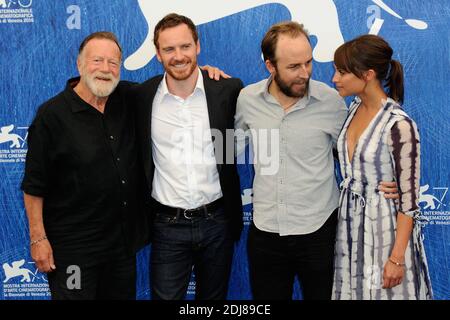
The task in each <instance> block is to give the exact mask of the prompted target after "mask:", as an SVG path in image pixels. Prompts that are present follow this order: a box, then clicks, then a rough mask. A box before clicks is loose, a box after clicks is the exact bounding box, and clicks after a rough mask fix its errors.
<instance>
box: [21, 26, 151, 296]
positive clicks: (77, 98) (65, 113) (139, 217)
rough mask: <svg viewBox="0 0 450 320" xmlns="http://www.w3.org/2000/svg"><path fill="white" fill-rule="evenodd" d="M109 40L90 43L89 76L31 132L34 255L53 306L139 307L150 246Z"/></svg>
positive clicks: (28, 185)
mask: <svg viewBox="0 0 450 320" xmlns="http://www.w3.org/2000/svg"><path fill="white" fill-rule="evenodd" d="M121 58H122V52H121V48H120V45H119V43H118V41H117V39H116V37H115V36H114V34H112V33H109V32H97V33H93V34H91V35H90V36H88V37H87V38H86V39H85V40H84V41H83V42H82V44H81V46H80V50H79V55H78V60H77V66H78V70H79V73H80V77H79V78H75V79H70V80H69V81H68V83H67V86H66V88H65V90H64V91H63V92H61V93H59V94H58V95H57V96H55V97H54V98H52V99H50V100H49V101H47V102H45V103H44V104H43V105H42V106H41V107H40V108H39V110H38V112H37V115H36V117H35V119H34V121H33V123H32V124H31V126H30V128H29V136H28V154H27V160H26V166H25V176H24V179H23V182H22V190H23V191H24V201H25V207H26V211H27V216H28V220H29V227H30V240H31V256H32V258H33V260H34V261H35V262H36V266H37V267H38V269H39V270H40V271H41V272H47V275H48V281H49V286H50V291H51V294H52V298H53V299H71V300H72V299H83V300H87V299H135V296H136V289H135V287H136V263H135V254H136V252H137V250H139V249H140V248H141V247H143V245H145V244H146V243H147V238H148V234H147V222H146V216H145V212H146V211H145V210H144V209H143V202H141V201H140V199H141V197H140V194H142V193H141V192H142V191H143V190H144V189H143V188H141V187H140V183H139V179H141V178H144V174H143V173H141V172H139V168H140V166H139V165H138V159H137V154H138V150H137V148H136V143H135V141H136V139H135V130H134V127H135V126H134V116H133V114H132V112H133V108H132V106H131V105H127V101H129V99H128V98H127V92H128V91H129V87H130V86H131V84H130V83H127V82H123V81H121V82H119V79H120V65H121Z"/></svg>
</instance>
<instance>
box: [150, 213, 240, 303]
mask: <svg viewBox="0 0 450 320" xmlns="http://www.w3.org/2000/svg"><path fill="white" fill-rule="evenodd" d="M233 249H234V243H233V239H232V237H231V232H230V223H229V221H228V219H227V218H226V215H225V212H224V209H223V208H219V209H217V210H216V211H214V212H208V213H205V214H204V216H201V217H193V218H191V219H187V218H185V217H184V215H183V213H181V214H178V215H177V216H175V217H174V216H173V215H169V214H167V213H164V212H157V213H156V216H155V220H154V222H153V241H152V250H151V258H150V264H151V288H152V299H154V300H182V299H184V298H185V295H186V290H187V288H188V285H189V280H190V277H191V271H192V270H193V269H194V271H195V277H196V299H198V300H223V299H225V298H226V296H227V291H228V280H229V277H230V270H231V262H232V258H233Z"/></svg>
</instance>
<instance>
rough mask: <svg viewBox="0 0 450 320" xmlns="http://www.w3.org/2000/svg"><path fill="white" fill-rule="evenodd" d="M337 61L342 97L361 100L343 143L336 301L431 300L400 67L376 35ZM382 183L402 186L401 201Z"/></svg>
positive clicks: (416, 164)
mask: <svg viewBox="0 0 450 320" xmlns="http://www.w3.org/2000/svg"><path fill="white" fill-rule="evenodd" d="M334 60H335V61H334V63H335V68H336V73H335V75H334V77H333V82H334V83H335V85H336V88H337V90H338V91H339V94H340V95H341V96H352V95H355V96H357V97H356V98H355V100H354V102H353V103H352V105H351V106H350V110H349V115H348V118H347V120H346V122H345V124H344V126H343V129H342V132H341V134H340V137H339V140H338V151H339V159H340V163H341V173H342V176H343V178H344V180H343V182H342V185H341V197H340V204H339V205H340V211H339V221H338V229H337V234H336V249H335V274H334V285H333V299H338V300H341V299H352V300H355V299H356V300H358V299H364V300H380V299H388V300H390V299H402V300H403V299H405V300H407V299H430V298H431V297H432V291H431V286H430V281H429V274H428V267H427V262H426V257H425V252H424V247H423V242H422V240H423V239H422V235H421V224H420V211H419V207H418V196H419V180H420V145H419V134H418V131H417V127H416V124H415V123H414V121H413V120H411V118H410V117H409V116H408V115H407V114H406V113H405V112H404V111H403V109H402V108H401V106H400V105H399V103H402V100H403V69H402V66H401V64H400V63H399V62H398V61H395V60H392V49H391V47H390V46H389V44H388V43H387V42H386V41H384V40H383V39H382V38H381V37H378V36H374V35H365V36H361V37H358V38H356V39H354V40H352V41H350V42H347V43H345V44H343V45H342V46H341V47H339V48H338V49H337V50H336V53H335V56H334ZM384 88H386V89H387V92H385V90H384ZM382 180H383V181H396V182H397V186H398V190H399V195H400V199H399V200H398V201H397V202H396V201H394V200H392V199H386V198H385V197H383V195H382V194H381V192H379V191H378V189H377V185H378V184H379V182H380V181H382Z"/></svg>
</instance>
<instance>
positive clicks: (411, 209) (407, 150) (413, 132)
mask: <svg viewBox="0 0 450 320" xmlns="http://www.w3.org/2000/svg"><path fill="white" fill-rule="evenodd" d="M388 143H389V149H390V152H391V156H392V159H393V161H394V166H395V177H396V181H397V186H398V190H399V195H400V200H399V211H400V212H402V213H404V214H406V215H407V216H409V217H412V218H413V217H415V216H416V215H418V214H419V213H420V207H419V204H418V203H419V188H420V140H419V132H418V130H417V126H416V124H415V123H414V122H413V121H412V120H411V119H404V120H400V121H398V122H396V123H395V124H394V125H393V126H392V128H391V132H390V135H389V138H388Z"/></svg>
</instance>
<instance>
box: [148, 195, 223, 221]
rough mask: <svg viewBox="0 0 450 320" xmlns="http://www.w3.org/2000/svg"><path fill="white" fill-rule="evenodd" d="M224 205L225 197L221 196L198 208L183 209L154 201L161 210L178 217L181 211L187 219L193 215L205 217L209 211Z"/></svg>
mask: <svg viewBox="0 0 450 320" xmlns="http://www.w3.org/2000/svg"><path fill="white" fill-rule="evenodd" d="M222 206H223V198H219V199H217V200H215V201H213V202H211V203H208V204H205V205H202V206H200V207H198V208H194V209H183V208H175V207H169V206H166V205H164V204H162V203H159V202H158V201H156V200H155V201H154V208H155V209H157V210H158V211H160V212H164V213H169V214H171V215H173V216H174V217H178V216H179V215H180V214H181V213H182V214H183V216H184V217H185V218H186V219H192V218H193V217H204V216H206V215H207V213H208V212H213V211H216V210H217V209H219V208H220V207H222Z"/></svg>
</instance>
